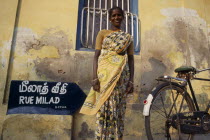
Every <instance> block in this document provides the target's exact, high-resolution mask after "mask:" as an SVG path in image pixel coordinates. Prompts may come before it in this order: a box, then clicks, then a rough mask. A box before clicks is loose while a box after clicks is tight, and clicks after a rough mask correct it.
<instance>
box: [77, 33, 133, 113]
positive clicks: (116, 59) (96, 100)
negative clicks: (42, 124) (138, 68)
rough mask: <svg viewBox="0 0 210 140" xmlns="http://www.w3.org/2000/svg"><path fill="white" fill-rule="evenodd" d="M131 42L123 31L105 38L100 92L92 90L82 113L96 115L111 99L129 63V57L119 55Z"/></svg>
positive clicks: (101, 58) (102, 52) (100, 68)
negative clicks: (127, 62)
mask: <svg viewBox="0 0 210 140" xmlns="http://www.w3.org/2000/svg"><path fill="white" fill-rule="evenodd" d="M131 41H132V38H131V35H130V34H128V33H125V32H122V31H117V32H113V33H111V34H109V35H108V36H107V37H106V38H104V40H103V43H102V50H101V55H100V56H99V60H98V70H97V74H98V78H99V81H100V92H96V91H94V90H93V88H91V90H90V93H89V94H88V96H87V98H86V100H85V102H84V104H83V106H82V108H81V110H80V113H82V114H87V115H94V114H96V113H97V112H98V110H99V109H100V108H101V106H102V105H103V104H104V102H105V101H106V100H107V99H108V98H109V96H110V95H111V93H112V91H113V89H114V88H115V86H116V84H117V81H118V80H119V78H120V76H121V73H122V71H123V69H124V67H125V64H126V61H127V55H126V54H125V55H120V54H119V53H122V52H124V51H126V50H127V47H128V46H129V45H130V43H131Z"/></svg>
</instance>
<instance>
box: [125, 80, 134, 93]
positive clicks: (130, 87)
mask: <svg viewBox="0 0 210 140" xmlns="http://www.w3.org/2000/svg"><path fill="white" fill-rule="evenodd" d="M125 92H126V93H127V94H130V93H133V82H131V81H129V82H128V84H127V87H126V91H125Z"/></svg>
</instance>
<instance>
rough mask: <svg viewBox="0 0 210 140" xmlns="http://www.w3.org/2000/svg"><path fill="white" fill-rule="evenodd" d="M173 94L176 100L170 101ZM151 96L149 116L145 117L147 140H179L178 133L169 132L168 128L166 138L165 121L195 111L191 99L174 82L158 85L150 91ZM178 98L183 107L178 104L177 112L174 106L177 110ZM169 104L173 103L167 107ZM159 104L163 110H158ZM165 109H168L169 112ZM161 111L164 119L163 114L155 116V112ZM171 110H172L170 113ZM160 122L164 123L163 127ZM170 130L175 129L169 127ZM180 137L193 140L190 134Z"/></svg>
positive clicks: (175, 131) (183, 139)
mask: <svg viewBox="0 0 210 140" xmlns="http://www.w3.org/2000/svg"><path fill="white" fill-rule="evenodd" d="M171 89H172V90H171ZM171 91H172V92H171ZM170 92H171V93H170ZM174 92H176V93H175V94H174ZM184 93H185V94H184ZM173 94H174V95H176V96H177V98H175V99H176V100H172V98H173V99H174V97H171V96H174V95H173ZM152 95H153V100H152V104H151V106H150V114H149V116H145V129H146V134H147V138H148V140H164V139H165V140H173V139H174V140H175V139H176V140H177V139H178V138H180V133H178V131H177V130H169V128H168V132H169V133H168V134H169V135H170V137H166V135H167V133H166V121H167V120H169V119H170V117H171V116H172V115H174V114H176V113H177V112H179V113H181V112H182V113H183V112H192V111H195V107H194V104H193V101H192V99H191V97H190V96H189V94H188V93H187V92H186V91H185V90H184V87H182V86H180V85H179V84H177V83H174V82H171V83H168V82H167V83H162V84H160V85H159V86H157V87H156V88H155V89H154V90H153V91H152ZM178 96H179V97H182V99H181V101H182V100H183V106H181V104H180V106H179V110H177V109H176V106H177V108H178V102H180V100H178V99H179V97H178ZM160 100H161V101H160ZM174 101H175V105H174V107H173V104H174ZM160 102H161V103H160ZM170 102H173V103H172V104H171V106H170V105H169V103H170ZM176 102H177V103H176ZM161 104H162V106H163V107H164V108H160V105H161ZM176 104H177V105H176ZM156 107H158V108H156ZM166 107H169V110H168V108H166ZM182 107H183V108H182ZM158 109H159V110H158ZM161 109H163V112H164V115H165V118H164V115H163V114H162V115H163V116H162V115H160V114H157V110H158V111H162V110H161ZM171 109H172V111H171V113H170V110H171ZM167 113H170V114H167ZM167 115H168V116H167ZM161 117H162V118H163V121H162V120H161ZM156 118H158V120H156ZM167 118H168V119H167ZM164 119H165V120H164ZM160 122H162V123H164V126H163V124H161V123H160ZM157 123H158V124H159V123H160V125H157ZM170 129H175V128H173V127H171V128H170ZM164 131H165V132H164ZM172 133H173V134H172ZM175 133H176V134H175ZM177 133H178V135H177ZM177 136H178V138H177ZM181 137H183V138H182V140H185V139H188V140H191V139H193V135H191V134H190V135H188V134H182V135H181Z"/></svg>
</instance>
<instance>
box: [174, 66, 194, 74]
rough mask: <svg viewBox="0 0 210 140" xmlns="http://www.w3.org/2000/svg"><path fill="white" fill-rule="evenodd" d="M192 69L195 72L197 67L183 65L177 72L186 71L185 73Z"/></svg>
mask: <svg viewBox="0 0 210 140" xmlns="http://www.w3.org/2000/svg"><path fill="white" fill-rule="evenodd" d="M191 71H192V72H195V71H196V69H195V68H194V67H192V66H181V67H178V68H176V69H175V72H185V73H187V72H191Z"/></svg>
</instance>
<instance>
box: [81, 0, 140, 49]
mask: <svg viewBox="0 0 210 140" xmlns="http://www.w3.org/2000/svg"><path fill="white" fill-rule="evenodd" d="M133 1H134V0H85V1H84V5H83V8H82V11H81V21H80V43H81V44H82V48H89V49H94V48H95V39H96V36H97V34H98V32H99V31H100V30H102V29H110V27H111V24H110V22H109V15H108V10H109V9H110V8H111V7H113V6H119V7H121V8H122V9H123V10H124V12H125V19H124V20H123V22H122V27H121V29H122V30H123V31H125V32H128V33H130V34H131V35H132V36H134V47H135V52H139V51H140V47H139V46H140V45H139V44H140V40H139V38H140V37H139V32H140V30H139V27H140V26H139V24H140V20H139V18H138V16H137V14H134V13H132V12H131V5H132V2H133ZM133 4H135V3H133ZM79 18H80V17H79Z"/></svg>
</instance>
